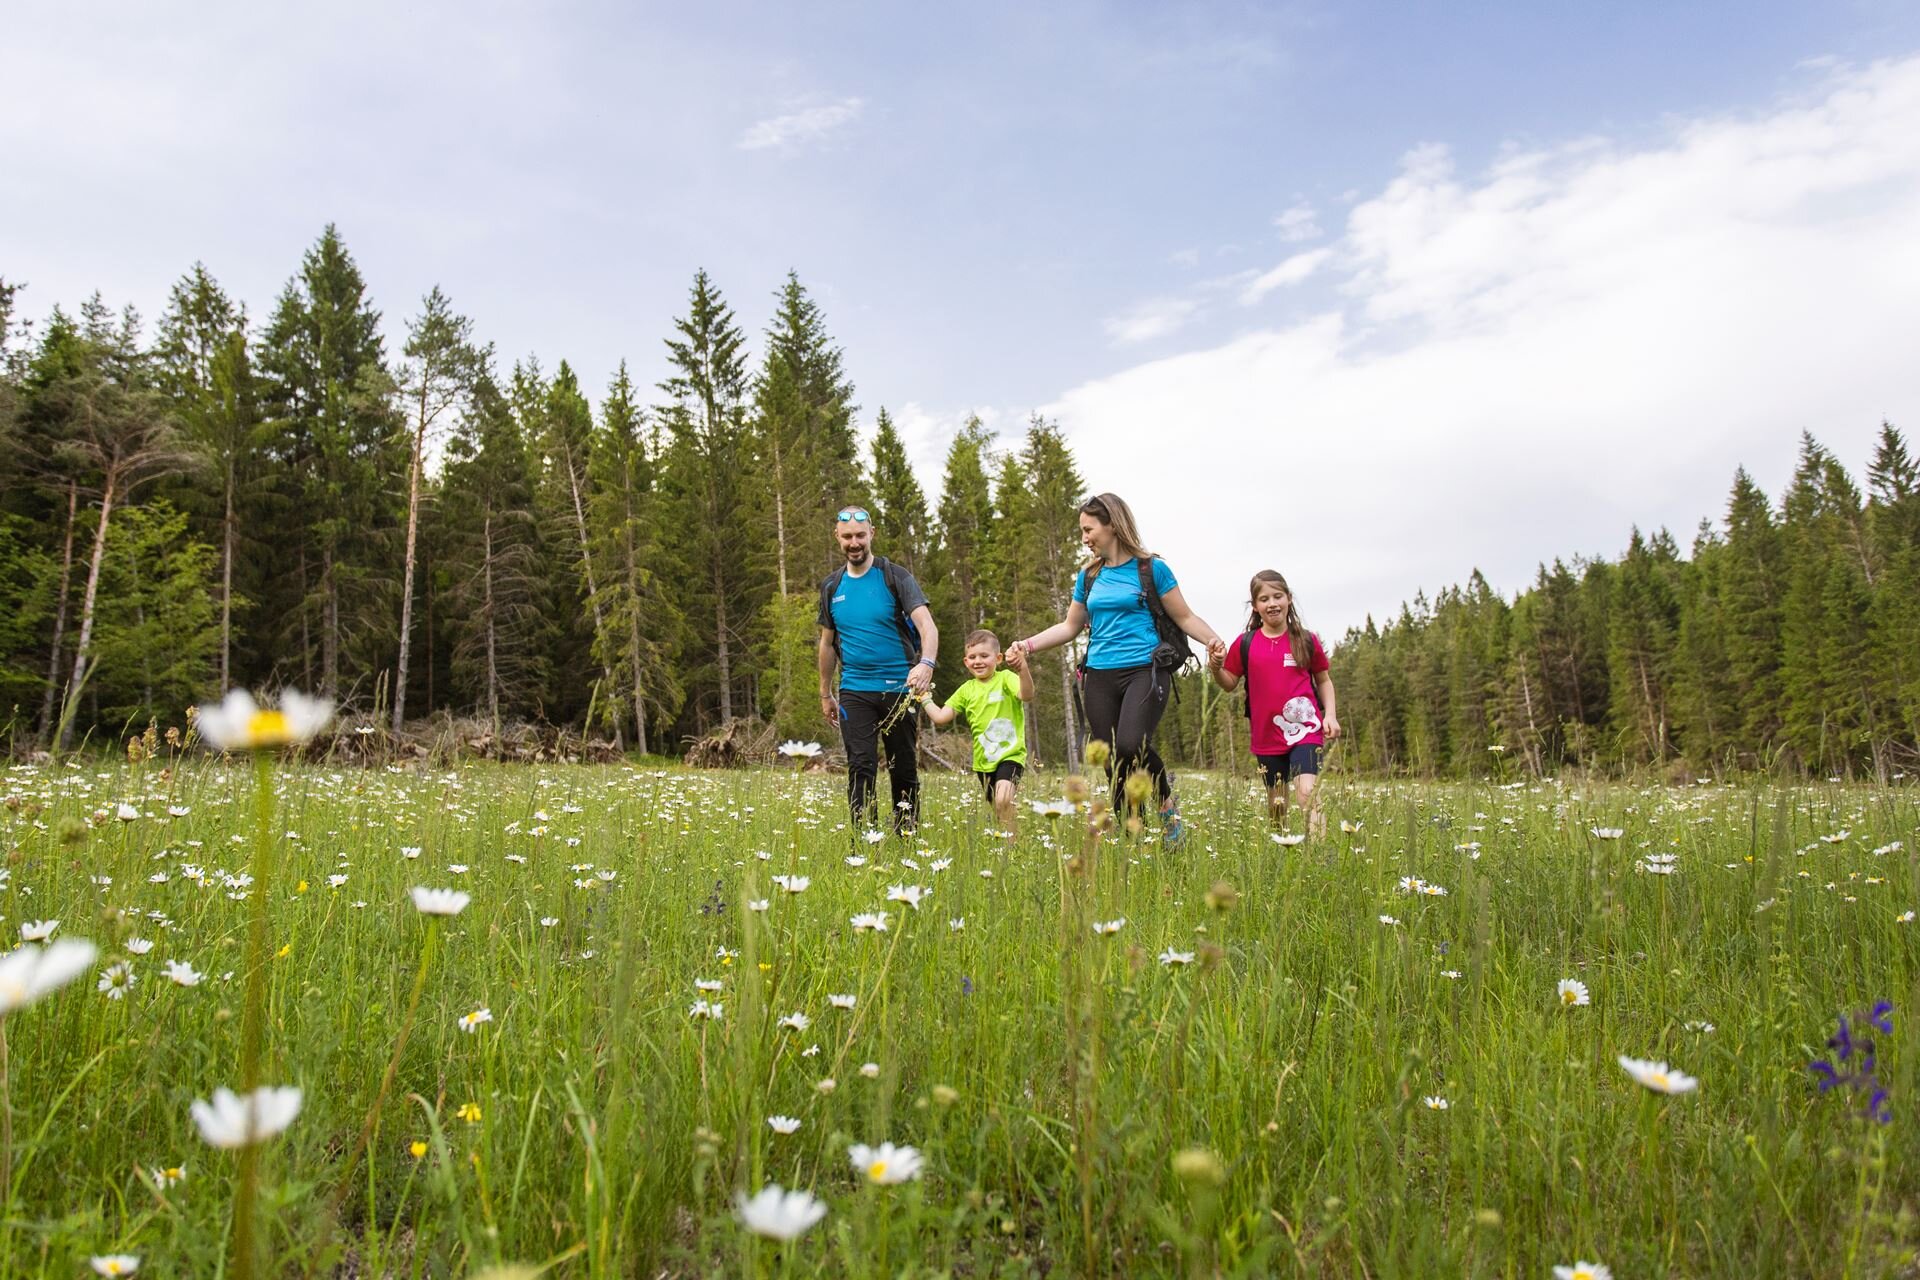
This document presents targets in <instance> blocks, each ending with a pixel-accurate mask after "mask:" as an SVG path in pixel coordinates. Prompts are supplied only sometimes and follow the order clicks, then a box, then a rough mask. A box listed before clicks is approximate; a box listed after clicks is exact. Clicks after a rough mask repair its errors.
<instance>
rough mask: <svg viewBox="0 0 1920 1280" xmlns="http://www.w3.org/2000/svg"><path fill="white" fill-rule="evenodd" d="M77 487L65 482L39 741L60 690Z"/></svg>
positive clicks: (47, 727)
mask: <svg viewBox="0 0 1920 1280" xmlns="http://www.w3.org/2000/svg"><path fill="white" fill-rule="evenodd" d="M79 510H80V486H79V485H78V484H77V483H76V482H74V481H71V480H69V481H68V482H67V536H66V542H65V545H64V546H63V547H62V548H61V551H60V599H59V603H58V604H57V605H56V606H55V607H54V612H53V657H52V658H51V659H49V660H48V662H47V688H46V692H45V693H44V694H43V695H41V699H40V741H42V742H45V741H47V736H48V735H49V734H51V733H52V732H53V708H54V704H55V701H56V699H57V698H58V696H59V690H60V653H61V649H62V647H63V642H64V641H65V639H66V633H67V596H68V594H69V591H70V589H71V587H72V583H73V526H74V522H75V521H76V520H77V519H78V517H79Z"/></svg>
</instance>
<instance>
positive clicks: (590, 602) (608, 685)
mask: <svg viewBox="0 0 1920 1280" xmlns="http://www.w3.org/2000/svg"><path fill="white" fill-rule="evenodd" d="M566 466H567V491H568V492H569V493H570V494H571V495H572V497H573V525H574V529H575V531H576V532H577V533H578V534H579V535H580V567H581V569H582V570H583V571H584V572H585V573H586V575H587V607H588V608H589V609H591V610H592V611H593V639H594V643H595V644H598V643H599V641H600V623H601V617H600V584H599V582H598V580H597V579H596V578H595V577H594V573H593V552H592V551H591V550H590V549H589V547H588V543H587V508H586V504H585V503H584V502H583V501H582V499H581V497H580V477H579V475H578V474H576V473H575V471H574V469H573V458H572V457H571V456H569V457H568V458H567V459H566ZM600 679H601V687H602V688H603V689H605V690H606V691H607V696H609V697H611V696H613V668H612V667H611V666H610V665H609V664H608V663H606V662H604V661H602V662H601V664H600ZM609 723H611V724H612V725H613V736H614V744H615V745H616V746H618V745H619V738H620V725H619V722H618V721H610V722H609ZM586 727H587V728H589V729H591V728H592V727H593V726H592V725H588V726H586Z"/></svg>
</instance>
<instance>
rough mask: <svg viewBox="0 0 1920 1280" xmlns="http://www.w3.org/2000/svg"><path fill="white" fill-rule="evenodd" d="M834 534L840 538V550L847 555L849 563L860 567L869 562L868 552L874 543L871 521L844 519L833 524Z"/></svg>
mask: <svg viewBox="0 0 1920 1280" xmlns="http://www.w3.org/2000/svg"><path fill="white" fill-rule="evenodd" d="M833 536H834V537H836V538H838V539H839V540H840V552H841V554H842V555H844V556H846V558H847V563H848V564H850V565H853V566H854V567H856V568H858V567H859V566H860V565H863V564H865V563H866V562H867V553H868V551H869V550H870V549H871V547H872V543H873V523H872V522H871V521H869V520H842V521H840V522H839V523H838V524H836V525H834V526H833Z"/></svg>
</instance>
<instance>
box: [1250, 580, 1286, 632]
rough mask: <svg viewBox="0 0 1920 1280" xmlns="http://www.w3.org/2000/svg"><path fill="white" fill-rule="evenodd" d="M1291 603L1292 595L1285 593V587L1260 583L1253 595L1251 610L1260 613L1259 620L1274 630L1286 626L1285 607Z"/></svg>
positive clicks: (1282, 628)
mask: <svg viewBox="0 0 1920 1280" xmlns="http://www.w3.org/2000/svg"><path fill="white" fill-rule="evenodd" d="M1292 604H1293V597H1292V596H1290V595H1288V594H1287V591H1286V588H1285V587H1276V586H1274V585H1273V584H1272V583H1270V582H1263V583H1261V584H1260V590H1259V591H1258V592H1256V593H1255V594H1254V597H1253V611H1254V612H1255V613H1257V614H1259V615H1260V621H1262V622H1264V623H1265V624H1266V625H1267V626H1269V627H1272V628H1273V629H1274V630H1276V631H1279V630H1284V629H1285V628H1286V625H1287V609H1288V608H1289V607H1290V606H1291V605H1292Z"/></svg>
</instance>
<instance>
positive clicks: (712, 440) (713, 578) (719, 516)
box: [656, 271, 772, 723]
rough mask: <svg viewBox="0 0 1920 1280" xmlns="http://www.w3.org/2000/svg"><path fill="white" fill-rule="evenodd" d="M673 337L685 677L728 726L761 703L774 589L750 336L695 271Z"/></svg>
mask: <svg viewBox="0 0 1920 1280" xmlns="http://www.w3.org/2000/svg"><path fill="white" fill-rule="evenodd" d="M674 331H675V332H676V333H677V334H678V335H679V336H678V337H675V338H668V339H667V354H668V363H669V364H670V365H671V367H672V369H673V373H672V374H671V376H669V377H668V378H667V379H666V380H665V381H663V382H662V383H661V384H660V389H661V390H662V391H664V392H666V394H667V395H668V396H669V397H670V400H669V402H668V403H667V404H665V405H663V406H661V407H660V408H659V409H658V410H656V413H657V415H658V417H659V420H660V421H662V422H664V423H665V424H666V427H667V431H668V433H669V437H670V440H671V443H670V444H669V445H668V447H667V451H666V458H665V462H664V465H663V466H662V468H661V496H662V499H663V502H664V504H665V507H666V511H667V520H666V522H665V526H664V527H665V528H666V529H667V530H668V532H669V537H668V542H669V545H670V546H671V549H672V553H673V555H674V558H675V559H676V560H677V561H678V563H679V566H680V572H681V574H682V575H683V576H682V578H681V582H682V597H681V598H682V600H683V602H684V606H685V609H686V614H687V617H688V620H689V622H690V623H691V624H692V627H693V634H694V635H695V636H696V637H697V640H696V641H695V643H694V646H693V648H692V651H691V656H692V657H693V659H694V661H693V663H692V665H691V667H690V668H683V670H682V677H683V678H684V679H686V680H687V681H688V685H689V689H690V691H691V692H692V693H693V695H694V696H693V699H692V706H693V708H694V710H695V713H696V715H697V716H700V717H702V718H704V717H705V715H706V713H707V712H708V711H709V710H712V711H717V713H718V715H719V719H720V721H721V722H722V723H725V722H726V721H729V720H732V719H733V718H734V716H735V714H736V712H744V711H745V710H747V709H748V708H750V707H752V706H753V705H754V700H753V698H752V697H751V696H750V695H749V696H744V697H743V696H742V694H743V692H745V691H744V690H742V689H741V688H740V687H739V676H740V675H741V673H742V672H745V671H752V670H754V667H753V665H752V663H751V662H749V661H746V659H747V658H748V657H749V654H748V653H747V652H746V650H747V649H748V648H749V646H750V642H751V638H752V637H751V635H750V633H749V630H748V628H749V626H750V624H751V623H752V622H753V621H754V619H755V618H756V617H757V616H758V614H759V609H760V605H761V602H762V600H763V598H764V596H765V594H766V591H767V589H768V587H770V586H771V585H772V584H771V583H769V582H767V581H766V576H767V575H765V574H764V573H763V572H762V571H761V566H763V565H765V564H766V563H767V562H768V561H770V560H771V558H772V557H771V556H763V555H761V554H759V552H760V550H761V548H760V547H759V546H757V545H756V538H755V532H756V530H757V529H759V528H762V527H764V525H763V522H762V521H760V520H758V519H757V518H756V517H757V514H758V513H757V510H756V508H755V507H754V506H753V502H754V499H755V497H756V496H757V495H756V494H754V491H753V489H752V486H751V484H750V476H751V474H752V472H753V470H754V467H753V462H754V459H753V454H752V448H751V444H752V442H751V440H750V438H749V436H748V432H747V427H746V404H745V395H746V353H745V351H744V349H743V348H744V343H745V338H744V336H743V335H742V334H741V332H740V328H739V326H738V325H737V324H735V323H734V319H733V312H732V310H731V309H730V308H729V307H728V306H727V304H726V302H725V300H724V299H722V297H721V296H720V293H719V291H718V290H717V289H715V288H714V287H713V282H712V281H711V280H710V279H709V278H708V276H707V273H706V272H705V271H700V272H698V273H697V274H696V275H695V276H694V280H693V288H692V290H691V293H690V299H689V306H688V312H687V315H685V316H684V317H682V318H680V319H677V320H675V321H674Z"/></svg>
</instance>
